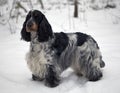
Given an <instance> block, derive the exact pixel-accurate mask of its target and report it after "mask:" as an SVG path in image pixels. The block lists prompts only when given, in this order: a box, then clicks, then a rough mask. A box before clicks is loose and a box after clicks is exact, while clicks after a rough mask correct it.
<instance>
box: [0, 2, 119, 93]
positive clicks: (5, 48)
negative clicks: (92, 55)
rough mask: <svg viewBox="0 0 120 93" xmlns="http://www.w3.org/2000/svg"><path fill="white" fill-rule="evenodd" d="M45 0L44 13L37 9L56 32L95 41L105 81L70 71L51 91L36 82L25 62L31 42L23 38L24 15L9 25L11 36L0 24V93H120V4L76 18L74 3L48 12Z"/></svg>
mask: <svg viewBox="0 0 120 93" xmlns="http://www.w3.org/2000/svg"><path fill="white" fill-rule="evenodd" d="M10 1H11V0H10ZM43 1H44V0H43ZM45 1H47V0H45ZM45 1H44V3H45V7H46V9H45V10H41V9H40V6H37V5H34V9H39V10H41V11H42V12H43V13H44V14H45V15H46V17H47V19H48V21H49V22H50V24H51V25H52V28H53V31H54V32H61V31H63V32H83V33H87V34H90V35H91V36H93V37H94V38H95V40H96V41H97V42H98V44H99V46H100V49H101V52H102V55H103V60H104V61H105V63H106V66H105V68H103V78H102V79H101V80H99V81H97V82H90V81H87V80H86V79H85V78H84V77H78V76H76V75H75V74H74V73H73V71H72V70H71V69H68V70H66V71H65V72H64V73H62V75H61V77H62V82H61V84H60V85H59V86H58V87H55V88H49V87H46V86H45V85H44V83H43V82H38V81H33V80H32V79H31V72H30V71H29V69H28V68H27V65H26V62H25V54H26V52H27V51H28V49H29V43H27V42H25V41H22V40H21V39H20V38H21V36H20V31H21V28H22V24H23V22H24V20H25V16H24V17H19V18H18V22H16V21H15V22H11V23H10V24H11V27H12V29H14V31H15V33H14V34H11V31H10V26H9V24H5V25H3V24H0V93H120V3H119V2H117V7H116V8H114V9H101V10H97V11H96V10H93V9H91V8H88V9H86V11H85V12H80V11H79V18H73V9H74V8H73V5H72V4H71V5H62V4H61V5H60V8H59V7H57V6H53V7H52V9H49V8H51V6H50V4H48V3H46V2H45ZM48 1H49V2H50V0H48ZM52 1H55V0H51V2H52ZM56 1H57V0H56ZM58 1H60V0H58ZM61 1H62V0H61ZM65 1H66V0H65ZM118 1H119V0H118ZM63 2H64V0H63ZM63 2H62V3H63ZM66 2H67V1H66ZM25 6H26V7H27V5H25ZM35 6H36V7H35ZM47 8H48V9H47ZM86 8H87V7H86ZM84 9H85V8H84ZM1 10H2V7H1ZM28 10H29V9H28ZM69 10H70V11H69ZM23 15H26V14H23Z"/></svg>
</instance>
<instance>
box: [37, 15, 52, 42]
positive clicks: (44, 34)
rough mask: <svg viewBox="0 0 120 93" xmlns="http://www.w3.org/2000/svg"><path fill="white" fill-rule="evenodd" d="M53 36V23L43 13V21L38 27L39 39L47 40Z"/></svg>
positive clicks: (40, 40)
mask: <svg viewBox="0 0 120 93" xmlns="http://www.w3.org/2000/svg"><path fill="white" fill-rule="evenodd" d="M52 37H53V32H52V28H51V25H50V24H49V22H48V21H47V19H46V18H45V16H44V15H42V21H41V22H40V23H39V28H38V41H39V42H46V41H48V40H49V39H50V38H52Z"/></svg>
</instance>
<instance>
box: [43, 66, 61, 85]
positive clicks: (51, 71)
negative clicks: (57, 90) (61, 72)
mask: <svg viewBox="0 0 120 93" xmlns="http://www.w3.org/2000/svg"><path fill="white" fill-rule="evenodd" d="M45 80H46V85H47V86H49V87H56V86H57V85H59V82H60V80H59V78H58V77H57V73H56V71H55V67H54V66H53V65H48V71H47V74H46V76H45Z"/></svg>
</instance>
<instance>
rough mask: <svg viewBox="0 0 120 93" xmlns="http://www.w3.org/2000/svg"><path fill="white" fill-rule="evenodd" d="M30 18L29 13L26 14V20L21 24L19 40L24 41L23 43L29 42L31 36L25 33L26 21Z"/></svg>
mask: <svg viewBox="0 0 120 93" xmlns="http://www.w3.org/2000/svg"><path fill="white" fill-rule="evenodd" d="M30 17H31V11H30V12H29V13H28V15H27V17H26V19H25V22H24V23H23V27H22V30H21V39H23V40H25V41H27V42H28V41H31V35H30V32H27V31H26V23H27V21H28V20H29V19H30Z"/></svg>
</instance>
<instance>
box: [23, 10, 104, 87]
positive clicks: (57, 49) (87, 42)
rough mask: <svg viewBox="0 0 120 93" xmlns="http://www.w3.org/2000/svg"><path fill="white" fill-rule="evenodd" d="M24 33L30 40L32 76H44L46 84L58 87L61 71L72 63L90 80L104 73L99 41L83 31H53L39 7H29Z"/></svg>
mask: <svg viewBox="0 0 120 93" xmlns="http://www.w3.org/2000/svg"><path fill="white" fill-rule="evenodd" d="M21 37H22V39H23V40H25V41H27V42H30V50H29V52H28V53H27V55H26V60H27V65H28V67H29V69H30V71H31V72H32V79H33V80H40V81H42V80H44V81H45V85H46V86H49V87H56V86H58V85H59V84H60V81H61V78H60V75H61V73H62V72H63V71H64V70H66V69H67V68H69V67H71V68H72V69H73V70H74V71H75V73H76V74H77V75H80V76H81V75H83V76H84V77H86V78H87V79H88V80H89V81H97V80H99V79H101V77H102V76H103V74H102V71H101V68H103V67H104V66H105V63H104V61H103V60H102V55H101V52H100V48H99V46H98V44H97V42H96V41H95V40H94V39H93V38H92V37H91V36H90V35H87V34H85V33H81V32H76V33H64V32H60V33H54V32H53V30H52V27H51V25H50V24H49V22H48V20H47V19H46V17H45V15H44V14H43V13H42V12H40V11H39V10H32V11H29V13H28V14H27V17H26V20H25V22H24V23H23V27H22V30H21Z"/></svg>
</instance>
